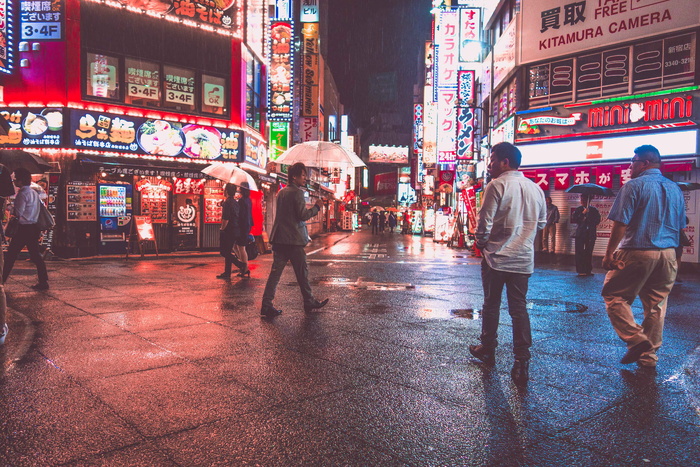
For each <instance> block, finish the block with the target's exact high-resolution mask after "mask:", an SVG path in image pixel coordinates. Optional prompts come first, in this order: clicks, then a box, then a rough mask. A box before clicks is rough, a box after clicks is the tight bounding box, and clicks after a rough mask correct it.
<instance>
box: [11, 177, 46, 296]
mask: <svg viewBox="0 0 700 467" xmlns="http://www.w3.org/2000/svg"><path fill="white" fill-rule="evenodd" d="M14 183H15V186H17V187H19V192H18V193H17V196H16V197H15V202H14V208H13V215H14V217H17V218H18V219H19V230H18V232H17V233H16V234H15V236H14V237H12V240H11V241H10V246H9V247H8V248H7V255H6V256H5V264H4V266H3V270H2V282H3V284H4V283H5V282H7V278H8V277H9V276H10V272H12V267H13V266H14V265H15V261H16V260H17V256H19V252H20V251H22V248H24V247H25V246H26V247H27V250H28V251H29V258H30V259H31V260H32V262H33V263H34V264H35V265H36V272H37V275H38V276H39V283H37V284H35V285H33V286H32V288H33V289H34V290H47V289H48V288H49V275H48V273H47V272H46V263H44V258H42V256H41V253H40V252H39V237H41V230H39V226H38V225H37V221H38V220H39V209H40V207H39V203H41V200H40V199H39V195H38V194H37V192H36V191H34V190H33V189H32V188H31V186H30V185H31V183H32V174H31V173H29V171H28V170H27V169H23V168H19V169H16V170H15V180H14Z"/></svg>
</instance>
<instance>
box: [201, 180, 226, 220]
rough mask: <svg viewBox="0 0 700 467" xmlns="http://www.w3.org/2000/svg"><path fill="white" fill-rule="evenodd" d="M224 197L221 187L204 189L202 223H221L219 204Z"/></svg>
mask: <svg viewBox="0 0 700 467" xmlns="http://www.w3.org/2000/svg"><path fill="white" fill-rule="evenodd" d="M225 199H226V197H225V196H224V189H223V187H218V188H205V189H204V223H205V224H220V223H221V205H222V204H223V202H224V200H225Z"/></svg>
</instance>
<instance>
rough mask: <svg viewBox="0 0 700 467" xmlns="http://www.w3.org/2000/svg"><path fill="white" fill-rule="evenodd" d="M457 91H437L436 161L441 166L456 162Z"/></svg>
mask: <svg viewBox="0 0 700 467" xmlns="http://www.w3.org/2000/svg"><path fill="white" fill-rule="evenodd" d="M456 102H457V89H456V88H455V89H441V90H440V91H438V104H437V105H438V120H437V161H438V162H439V163H441V164H446V163H453V162H455V161H456V160H457V141H456V140H457V111H456V110H457V109H456V107H455V104H456Z"/></svg>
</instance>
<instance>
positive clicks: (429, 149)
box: [423, 99, 438, 168]
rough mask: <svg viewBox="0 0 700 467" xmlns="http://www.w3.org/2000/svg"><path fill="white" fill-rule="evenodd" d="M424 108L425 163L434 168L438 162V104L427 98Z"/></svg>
mask: <svg viewBox="0 0 700 467" xmlns="http://www.w3.org/2000/svg"><path fill="white" fill-rule="evenodd" d="M427 100H428V102H426V103H425V107H424V109H423V111H424V114H425V117H424V120H423V163H424V164H425V166H426V167H427V168H432V167H433V166H434V165H435V164H436V163H437V132H438V129H437V128H438V127H437V119H438V106H437V104H436V103H435V102H433V101H432V100H430V99H427Z"/></svg>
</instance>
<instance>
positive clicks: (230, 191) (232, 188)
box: [224, 183, 237, 196]
mask: <svg viewBox="0 0 700 467" xmlns="http://www.w3.org/2000/svg"><path fill="white" fill-rule="evenodd" d="M224 191H225V192H226V196H233V195H235V194H236V191H237V190H236V185H233V184H231V183H227V184H226V186H224Z"/></svg>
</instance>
